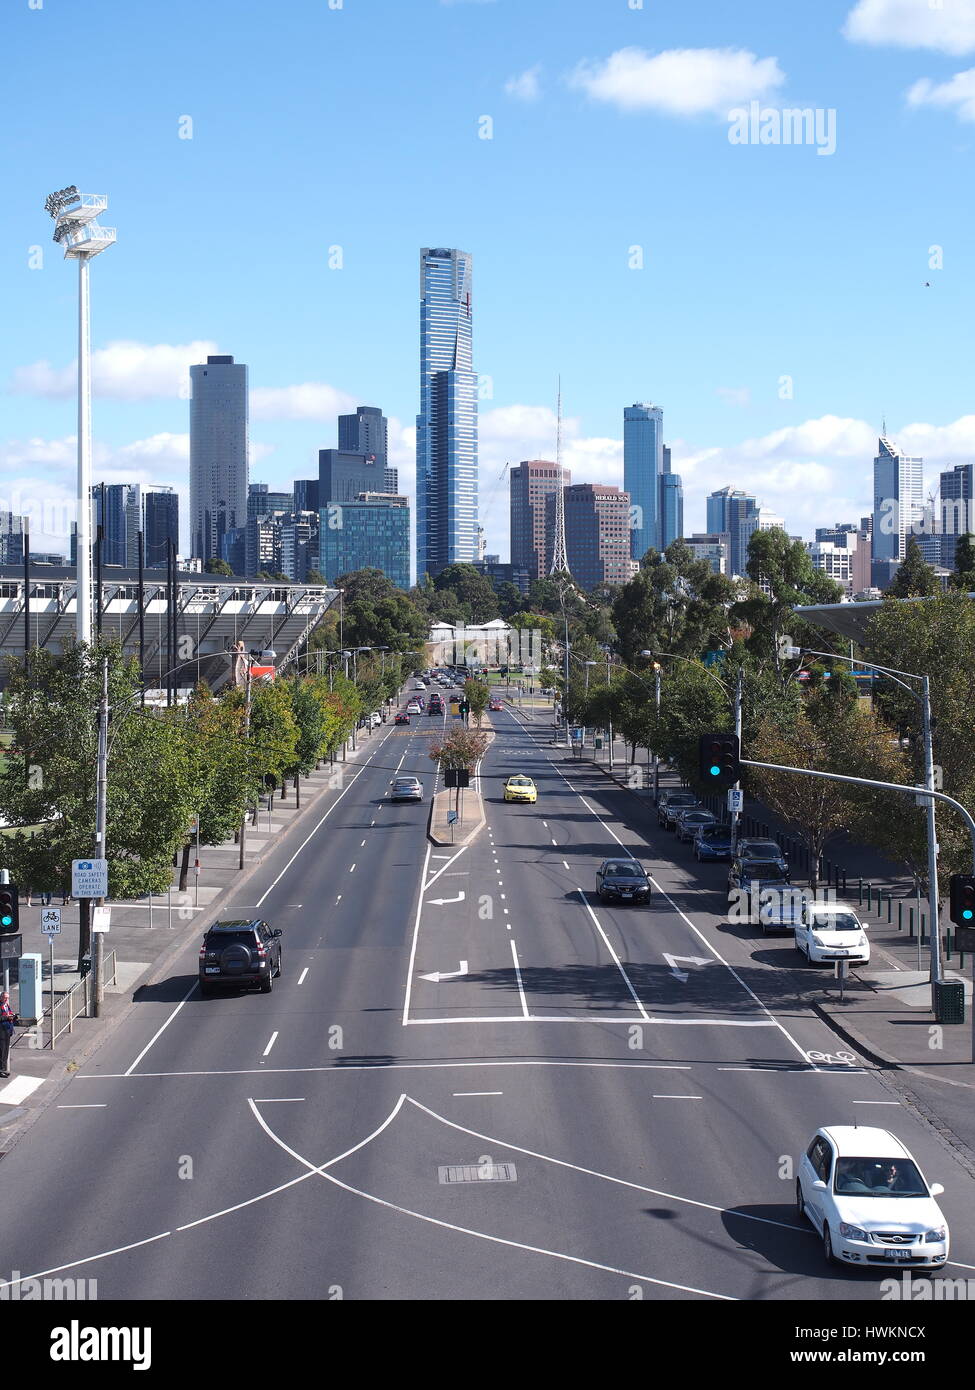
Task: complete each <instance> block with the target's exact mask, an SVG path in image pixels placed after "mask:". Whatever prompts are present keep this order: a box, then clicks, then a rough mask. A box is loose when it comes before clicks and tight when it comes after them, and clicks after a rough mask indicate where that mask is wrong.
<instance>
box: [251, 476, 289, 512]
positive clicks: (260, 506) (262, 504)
mask: <svg viewBox="0 0 975 1390" xmlns="http://www.w3.org/2000/svg"><path fill="white" fill-rule="evenodd" d="M294 505H295V496H294V493H293V492H271V490H270V489H269V488H268V485H267V483H250V484H248V488H247V520H248V521H250V519H251V517H252V516H273V515H274V513H275V512H291V511H294Z"/></svg>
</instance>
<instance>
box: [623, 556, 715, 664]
mask: <svg viewBox="0 0 975 1390" xmlns="http://www.w3.org/2000/svg"><path fill="white" fill-rule="evenodd" d="M734 599H735V588H734V585H733V584H732V583H731V581H730V580H729V579H728V578H727V577H726V576H725V575H722V574H715V573H714V572H713V570H712V569H711V566H710V564H709V563H708V562H707V561H706V560H696V559H695V558H694V552H693V551H692V550H691V549H690V547H689V546H687V545H685V544H684V542H683V541H675V542H674V543H673V544H672V545H670V546H668V547H667V550H666V552H665V553H664V554H660V553H659V552H658V551H656V550H649V551H647V553H646V555H644V557H643V559H642V560H641V562H640V571H639V573H638V574H637V575H636V576H635V577H634V578H633V579H631V580H630V582H629V583H628V584H624V585H623V586H622V588H620V589H619V590H618V591H617V594H616V597H615V599H614V601H613V605H612V620H613V625H614V627H615V629H616V633H617V635H618V638H619V647H620V651H621V653H622V656H623V660H624V662H625V663H626V665H628V666H632V665H634V664H635V663H636V662H637V661H638V660H639V656H640V652H641V651H643V650H645V649H649V650H651V651H661V652H675V653H677V654H678V655H682V656H697V655H699V654H700V653H701V652H703V651H705V650H707V649H709V648H712V647H716V646H726V645H727V644H728V642H729V641H730V633H729V630H728V611H729V609H730V607H731V604H732V603H733V601H734Z"/></svg>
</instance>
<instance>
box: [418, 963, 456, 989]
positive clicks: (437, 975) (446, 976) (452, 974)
mask: <svg viewBox="0 0 975 1390" xmlns="http://www.w3.org/2000/svg"><path fill="white" fill-rule="evenodd" d="M466 974H467V961H466V960H462V961H461V963H460V969H459V970H450V971H444V970H435V971H434V972H433V974H432V975H421V976H420V979H421V980H432V981H433V983H434V984H435V985H439V983H440V981H441V980H456V979H457V978H458V976H460V975H466Z"/></svg>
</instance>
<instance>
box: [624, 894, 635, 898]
mask: <svg viewBox="0 0 975 1390" xmlns="http://www.w3.org/2000/svg"><path fill="white" fill-rule="evenodd" d="M623 897H624V898H632V897H633V894H632V893H624V894H623Z"/></svg>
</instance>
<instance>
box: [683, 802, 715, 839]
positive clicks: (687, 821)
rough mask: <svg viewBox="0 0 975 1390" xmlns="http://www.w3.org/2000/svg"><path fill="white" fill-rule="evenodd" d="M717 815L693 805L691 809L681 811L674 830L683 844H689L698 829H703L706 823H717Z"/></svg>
mask: <svg viewBox="0 0 975 1390" xmlns="http://www.w3.org/2000/svg"><path fill="white" fill-rule="evenodd" d="M717 820H718V818H717V816H714V815H712V814H711V812H710V811H703V810H701V808H700V807H698V806H692V807H691V808H690V810H689V811H681V812H680V814H679V815H678V817H677V819H676V821H675V822H674V830H675V832H676V834H677V838H678V840H680V842H681V844H689V843H690V841H691V840H693V839H694V836H695V835H696V834H697V832H698V830H703V828H704V827H705V826H706V825H716V824H717Z"/></svg>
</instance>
